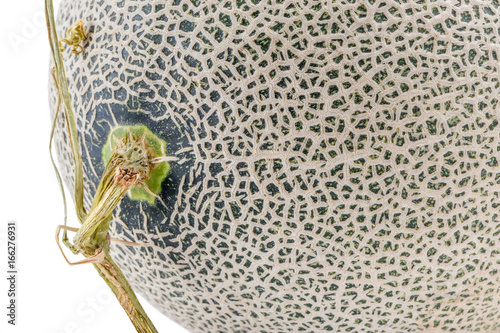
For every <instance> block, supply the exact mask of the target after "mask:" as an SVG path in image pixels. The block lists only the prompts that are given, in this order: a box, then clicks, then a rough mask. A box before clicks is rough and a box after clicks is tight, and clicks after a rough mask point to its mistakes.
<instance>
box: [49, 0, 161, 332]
mask: <svg viewBox="0 0 500 333" xmlns="http://www.w3.org/2000/svg"><path fill="white" fill-rule="evenodd" d="M45 14H46V19H47V29H48V34H49V42H50V46H51V50H52V56H53V61H54V77H55V80H56V88H57V92H58V97H59V100H60V101H62V104H63V106H64V110H65V116H66V117H65V118H66V123H67V128H68V135H69V141H70V146H71V151H72V153H73V161H74V168H75V174H74V176H75V183H74V199H75V206H76V212H77V216H78V220H79V221H80V223H81V224H82V227H81V228H80V229H79V230H78V231H77V234H76V236H75V238H74V244H69V242H67V245H68V247H69V248H70V249H71V250H72V251H74V252H77V253H81V254H83V255H84V256H85V257H86V258H92V257H95V254H96V253H99V252H103V253H104V254H105V255H104V256H103V257H102V258H101V257H99V260H98V261H97V262H95V261H96V260H93V262H94V263H93V265H94V267H95V268H96V269H97V271H98V272H99V275H101V277H102V278H103V279H104V281H105V282H106V284H107V285H108V286H109V287H110V289H111V290H112V291H113V293H114V294H115V296H116V298H117V299H118V301H119V302H120V305H121V306H122V307H123V309H124V310H125V312H126V313H127V315H128V316H129V318H130V320H131V321H132V324H133V325H134V327H135V328H136V330H137V332H140V333H155V332H157V330H156V328H155V327H154V325H153V323H152V322H151V320H150V319H149V317H148V315H147V314H146V312H145V311H144V309H143V308H142V306H141V304H140V303H139V300H138V299H137V297H136V295H135V293H134V291H133V289H132V287H131V286H130V284H129V283H128V281H127V279H126V278H125V276H124V275H123V273H122V271H121V270H120V268H119V267H118V266H117V265H116V264H115V262H114V261H113V259H112V258H111V256H110V255H109V242H110V238H109V234H108V229H109V225H110V222H111V218H112V213H113V210H114V209H115V208H116V206H117V205H118V204H119V203H120V201H121V200H122V198H123V197H124V195H125V194H126V193H127V191H128V190H130V189H132V188H133V187H134V186H141V184H143V183H144V180H147V179H148V178H149V171H150V169H149V165H150V163H151V161H150V160H149V159H146V160H144V158H138V157H141V156H139V155H137V154H135V153H134V150H133V149H134V148H135V147H137V146H139V147H142V148H143V149H142V151H144V152H146V151H148V149H147V147H144V145H145V140H144V138H140V137H136V136H133V135H132V134H130V135H127V136H126V137H124V138H122V139H118V140H121V141H117V144H116V145H115V149H113V152H112V156H111V158H110V160H109V162H108V163H107V164H106V168H105V170H104V173H103V175H102V177H101V181H100V183H99V186H98V188H97V191H96V194H95V196H94V199H93V202H92V206H91V208H90V211H89V212H88V214H87V211H86V210H85V207H84V205H83V191H84V188H83V172H82V169H83V168H82V158H81V153H80V147H79V143H78V132H77V128H76V122H75V117H74V114H73V109H72V103H71V97H70V94H69V89H68V85H67V81H66V74H65V71H64V65H63V58H62V54H61V51H60V48H59V40H58V37H57V33H56V25H55V19H54V8H53V3H52V0H46V1H45ZM82 26H83V23H82ZM145 156H146V157H148V155H145ZM129 157H130V158H129ZM142 157H144V155H143V156H142ZM154 158H156V156H154Z"/></svg>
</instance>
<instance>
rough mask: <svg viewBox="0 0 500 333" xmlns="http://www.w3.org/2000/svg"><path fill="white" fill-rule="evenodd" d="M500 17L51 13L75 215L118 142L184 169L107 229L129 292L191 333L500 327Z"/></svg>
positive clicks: (459, 9) (63, 151) (377, 11)
mask: <svg viewBox="0 0 500 333" xmlns="http://www.w3.org/2000/svg"><path fill="white" fill-rule="evenodd" d="M498 6H499V5H498V2H497V1H472V0H471V1H455V0H435V1H430V0H429V1H424V0H422V1H420V0H419V1H417V0H404V1H403V0H398V1H396V0H384V1H382V0H340V1H332V0H325V1H313V0H300V1H299V0H297V1H286V0H283V1H276V0H265V1H264V0H262V1H260V0H227V1H224V0H221V1H208V0H205V1H200V0H175V1H165V0H163V1H151V0H148V1H145V0H144V1H111V0H99V1H90V0H82V1H70V0H63V1H62V3H61V7H60V13H59V18H58V29H59V30H58V33H59V36H63V35H64V33H65V31H66V29H67V28H68V27H70V26H71V25H73V24H74V22H76V21H77V20H78V19H79V18H82V19H83V20H84V21H85V27H86V29H87V31H88V32H89V39H88V40H87V41H86V42H85V43H83V47H84V52H83V53H82V54H81V55H78V56H76V55H73V54H71V51H70V50H66V51H65V53H64V59H65V66H66V73H67V75H68V83H69V87H70V92H71V98H72V101H73V104H74V106H75V113H76V117H77V126H78V128H79V131H80V140H81V145H82V155H83V159H84V173H85V186H86V188H85V190H86V203H87V204H90V201H91V197H92V195H93V194H94V192H95V189H96V187H97V184H98V181H99V177H100V175H101V173H102V171H103V168H104V161H103V158H102V154H103V147H104V145H105V143H106V141H107V139H108V135H109V133H110V132H111V131H112V130H113V129H115V128H116V127H118V126H132V125H141V126H145V127H147V128H148V129H149V130H150V131H151V133H153V134H154V135H156V136H158V137H160V138H161V139H162V140H164V141H165V142H166V149H167V152H166V153H167V155H169V156H177V157H178V158H179V160H178V161H177V162H172V163H171V170H170V174H169V175H168V177H167V178H166V180H165V181H163V183H162V184H161V191H160V192H159V196H160V197H161V200H158V199H157V200H154V201H152V200H150V201H149V202H148V201H145V200H134V199H133V198H131V197H128V196H127V197H125V199H124V200H123V202H122V203H121V205H120V206H119V208H118V209H117V210H116V211H115V217H114V220H113V223H112V226H111V235H112V237H117V238H120V239H128V240H132V241H136V242H141V243H143V244H144V246H142V247H139V248H134V247H127V246H123V245H113V246H112V256H113V258H114V259H115V260H116V262H117V263H118V264H119V265H120V267H121V268H122V269H123V271H124V273H125V275H126V276H127V278H128V279H129V281H130V282H131V284H132V286H133V287H134V289H135V290H136V291H137V292H138V293H140V294H141V295H143V296H144V297H145V298H146V299H147V300H148V301H149V302H151V303H152V304H153V305H154V306H155V307H157V308H158V309H159V310H160V311H162V312H163V313H164V314H165V315H167V316H168V317H170V318H173V319H174V320H176V321H177V322H179V323H180V324H181V325H183V326H184V327H186V328H187V329H189V330H190V331H192V332H209V333H213V332H221V333H226V332H227V333H230V332H231V333H233V332H252V333H253V332H257V333H261V332H262V333H278V332H279V333H281V332H294V333H295V332H314V333H317V332H394V333H400V332H495V331H498V329H499V328H500V275H499V269H500V253H499V252H500V247H499V244H500V223H499V220H500V217H499V207H500V199H499V192H500V168H499V165H498V159H499V158H500V131H499V127H498V118H499V106H498V98H499V97H498V96H500V82H499V78H500V75H499V73H500V62H499V54H498V52H499V50H500V37H499V31H500V22H499V18H500V9H499V8H498ZM55 101H56V95H55V92H54V88H53V87H52V89H51V103H52V108H54V106H55ZM58 126H59V127H58V133H57V135H58V137H57V148H58V153H59V159H60V161H61V163H62V165H63V172H64V174H65V181H66V183H67V184H68V185H69V186H70V187H71V184H72V162H71V155H70V150H69V143H68V141H67V136H66V135H64V134H63V133H64V131H65V122H64V119H63V118H61V119H60V121H59V122H58ZM135 199H141V198H135Z"/></svg>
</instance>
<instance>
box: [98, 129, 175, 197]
mask: <svg viewBox="0 0 500 333" xmlns="http://www.w3.org/2000/svg"><path fill="white" fill-rule="evenodd" d="M166 148H167V144H166V142H165V141H164V140H162V139H160V138H159V137H158V136H156V135H155V134H153V133H152V132H151V131H150V130H149V129H148V128H147V127H146V126H144V125H133V126H119V127H116V128H115V129H113V130H112V131H111V132H110V134H109V136H108V140H107V142H106V144H105V145H104V147H103V149H102V157H103V160H104V163H105V164H106V165H108V164H109V162H110V161H111V159H112V153H113V152H114V153H115V154H118V155H119V158H120V161H127V166H128V167H130V170H135V172H138V176H137V177H138V179H137V182H138V184H139V185H141V186H132V187H130V189H129V191H128V195H129V197H130V198H131V199H133V200H139V201H147V202H149V203H150V204H151V205H153V204H154V202H155V199H156V198H157V197H158V194H159V193H160V191H161V184H162V182H163V181H164V180H165V178H166V177H167V176H168V174H169V172H170V163H169V160H172V158H169V157H168V156H167V155H166ZM130 177H132V175H131V174H130ZM126 178H127V177H126ZM127 179H128V178H127Z"/></svg>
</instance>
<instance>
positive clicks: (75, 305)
mask: <svg viewBox="0 0 500 333" xmlns="http://www.w3.org/2000/svg"><path fill="white" fill-rule="evenodd" d="M75 1H77V0H75ZM55 3H56V4H57V1H56V2H55ZM2 5H3V6H2V7H3V8H2V10H1V11H0V38H1V39H0V51H1V52H0V63H1V67H2V71H1V72H0V98H1V104H0V105H1V106H0V112H1V118H0V127H1V130H0V147H1V148H2V149H1V150H0V267H1V271H0V332H6V333H11V332H23V333H24V332H37V333H87V332H94V333H101V332H110V331H111V332H125V333H126V332H135V330H134V327H133V326H132V324H131V323H130V321H129V319H128V317H127V316H126V315H125V312H124V311H123V310H122V309H121V307H120V305H119V304H118V302H117V301H116V299H114V296H112V294H111V292H110V291H109V290H108V288H107V286H106V285H105V283H104V282H103V280H102V279H101V278H100V277H99V276H98V274H97V272H96V271H95V269H94V268H93V266H92V265H83V266H80V267H78V266H75V267H70V266H69V265H67V264H66V262H65V261H64V259H63V258H62V256H61V254H60V252H59V249H58V248H57V245H56V242H55V237H54V235H55V229H56V226H57V225H58V224H62V223H63V202H62V199H61V194H60V192H59V189H58V185H57V181H56V178H55V175H54V171H53V169H52V166H51V164H50V159H49V153H48V144H49V133H50V125H51V124H50V116H49V107H48V93H47V90H48V89H47V85H48V74H49V70H48V64H49V53H50V49H49V44H48V40H47V32H46V24H45V17H44V9H43V5H44V1H43V0H36V1H35V0H23V1H4V2H3V3H2ZM68 199H69V202H68V203H69V205H68V206H69V207H71V206H72V201H71V194H69V195H68ZM10 220H15V221H17V225H18V252H17V253H18V259H17V260H18V284H17V291H18V297H17V305H18V309H17V316H18V317H17V325H16V326H14V327H13V326H11V325H8V324H7V319H8V317H7V315H6V314H7V309H6V307H7V300H8V297H7V290H8V287H7V281H6V278H7V274H6V271H7V268H6V263H7V242H6V238H5V236H6V230H7V228H6V224H7V222H8V221H10ZM68 222H69V224H70V225H72V226H78V223H77V221H76V218H75V215H74V213H73V211H71V210H69V220H68ZM139 298H140V300H141V303H142V305H143V306H144V308H145V310H146V312H147V313H148V314H149V316H150V318H151V319H152V321H153V323H154V324H155V326H156V328H157V329H158V331H159V332H169V333H176V332H183V333H186V332H187V331H186V330H184V329H183V328H181V327H180V326H179V325H177V324H175V323H174V322H172V321H171V320H169V319H168V318H167V317H165V316H164V315H162V314H161V313H160V312H158V311H157V310H155V309H154V308H153V307H152V306H151V305H149V304H148V303H147V302H146V301H145V300H144V299H142V298H141V297H140V296H139Z"/></svg>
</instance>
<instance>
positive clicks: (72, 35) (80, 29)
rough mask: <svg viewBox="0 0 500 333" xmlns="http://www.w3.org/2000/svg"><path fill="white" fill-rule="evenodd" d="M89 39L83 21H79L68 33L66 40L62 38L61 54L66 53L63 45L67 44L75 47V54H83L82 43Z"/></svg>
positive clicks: (60, 41) (60, 43)
mask: <svg viewBox="0 0 500 333" xmlns="http://www.w3.org/2000/svg"><path fill="white" fill-rule="evenodd" d="M86 39H87V34H86V33H85V27H84V25H83V20H82V19H79V20H78V22H76V23H75V24H74V25H73V26H72V27H71V28H69V29H68V31H67V32H66V38H61V39H60V40H59V49H60V50H61V52H63V51H64V46H63V45H62V43H66V44H68V45H70V46H73V50H72V52H73V54H77V55H78V54H80V53H82V52H83V47H82V46H81V45H80V43H81V42H83V41H84V40H86Z"/></svg>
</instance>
